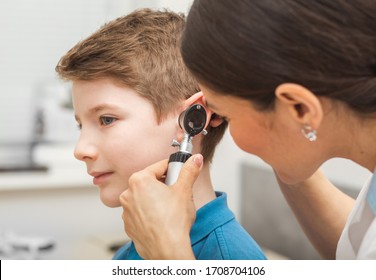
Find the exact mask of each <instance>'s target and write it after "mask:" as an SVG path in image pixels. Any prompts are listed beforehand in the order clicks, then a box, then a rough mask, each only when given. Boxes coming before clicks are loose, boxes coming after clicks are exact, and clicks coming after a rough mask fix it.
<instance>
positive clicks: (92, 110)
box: [74, 103, 119, 121]
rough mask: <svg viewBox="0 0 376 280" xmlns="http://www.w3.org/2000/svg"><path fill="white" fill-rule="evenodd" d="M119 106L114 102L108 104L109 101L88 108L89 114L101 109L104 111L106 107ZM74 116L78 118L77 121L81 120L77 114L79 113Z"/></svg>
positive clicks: (116, 107)
mask: <svg viewBox="0 0 376 280" xmlns="http://www.w3.org/2000/svg"><path fill="white" fill-rule="evenodd" d="M118 108H119V107H118V106H116V105H114V104H108V103H103V104H99V105H97V106H95V107H93V108H90V109H89V110H88V114H89V115H90V114H94V113H98V112H100V111H103V110H106V109H118ZM74 118H75V119H76V121H79V120H80V118H79V117H78V116H77V115H74Z"/></svg>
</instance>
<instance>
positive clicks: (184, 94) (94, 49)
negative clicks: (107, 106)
mask: <svg viewBox="0 0 376 280" xmlns="http://www.w3.org/2000/svg"><path fill="white" fill-rule="evenodd" d="M184 26H185V16H184V15H183V14H177V13H174V12H170V11H167V10H163V11H154V10H151V9H140V10H136V11H134V12H132V13H130V14H129V15H126V16H123V17H119V18H117V19H115V20H113V21H110V22H108V23H107V24H105V25H104V26H103V27H101V28H100V29H99V30H97V31H96V32H95V33H94V34H92V35H91V36H89V37H88V38H86V39H85V40H83V41H81V42H79V43H78V44H76V45H75V46H74V47H73V48H72V49H71V50H69V51H68V52H67V53H66V54H65V55H64V56H63V57H62V58H61V59H60V61H59V62H58V64H57V66H56V71H57V73H58V74H59V76H60V77H61V78H63V79H66V80H72V81H75V80H97V79H101V78H109V79H111V80H112V81H114V82H115V83H120V84H121V85H124V86H126V87H130V88H132V89H134V90H135V91H136V92H137V93H138V94H140V96H142V97H145V98H146V99H147V100H149V101H150V102H151V104H152V105H153V107H154V110H155V113H156V116H157V120H158V121H160V120H162V119H163V117H165V116H167V114H168V113H170V112H172V111H173V110H176V109H177V104H179V102H177V101H181V100H184V99H187V98H188V97H190V96H192V95H193V94H194V93H196V92H198V91H199V87H198V84H197V82H196V80H195V79H194V78H193V77H192V75H191V74H190V73H189V71H188V70H187V68H186V67H185V65H184V63H183V60H182V58H181V55H180V50H179V45H180V37H181V34H182V32H183V29H184ZM226 127H227V124H226V123H224V124H222V125H220V126H219V127H216V128H213V127H209V128H208V132H209V133H208V135H207V136H205V137H204V140H203V142H202V151H201V152H202V154H203V156H204V158H205V159H207V160H211V159H212V157H213V154H214V150H215V146H216V145H217V144H218V143H219V141H220V140H221V138H222V136H223V134H224V131H225V130H226Z"/></svg>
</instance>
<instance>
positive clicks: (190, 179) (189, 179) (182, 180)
mask: <svg viewBox="0 0 376 280" xmlns="http://www.w3.org/2000/svg"><path fill="white" fill-rule="evenodd" d="M203 163H204V158H203V157H202V155H200V154H196V155H193V156H191V157H190V158H189V159H188V160H187V161H186V162H185V163H184V165H183V166H182V168H181V170H180V174H179V177H178V180H177V182H176V183H175V185H178V186H179V188H183V189H190V190H191V189H192V186H193V184H194V182H195V181H196V179H197V177H198V175H200V171H201V169H202V166H203Z"/></svg>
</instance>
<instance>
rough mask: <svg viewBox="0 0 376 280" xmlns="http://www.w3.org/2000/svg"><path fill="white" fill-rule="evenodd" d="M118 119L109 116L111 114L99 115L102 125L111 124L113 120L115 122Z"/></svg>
mask: <svg viewBox="0 0 376 280" xmlns="http://www.w3.org/2000/svg"><path fill="white" fill-rule="evenodd" d="M116 120H117V118H114V117H109V116H101V117H99V121H100V123H101V125H104V126H107V125H110V124H112V123H113V122H115V121H116Z"/></svg>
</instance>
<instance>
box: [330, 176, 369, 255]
mask: <svg viewBox="0 0 376 280" xmlns="http://www.w3.org/2000/svg"><path fill="white" fill-rule="evenodd" d="M371 196H372V199H371V200H370V197H371ZM375 198H376V171H375V173H374V174H373V176H372V178H371V180H370V182H368V183H367V184H366V185H365V186H364V187H363V188H362V190H361V191H360V193H359V196H358V198H357V200H356V202H355V206H354V209H353V210H352V212H351V214H350V216H349V218H348V220H347V223H346V226H345V228H344V230H343V232H342V235H341V237H340V239H339V242H338V246H337V253H336V258H337V259H351V260H355V259H361V260H366V259H373V260H375V259H376V200H375Z"/></svg>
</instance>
